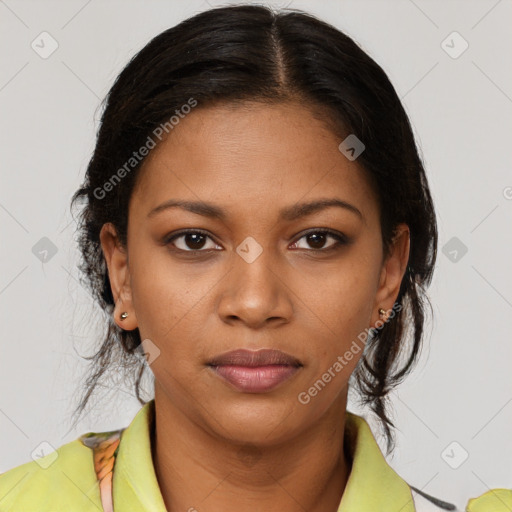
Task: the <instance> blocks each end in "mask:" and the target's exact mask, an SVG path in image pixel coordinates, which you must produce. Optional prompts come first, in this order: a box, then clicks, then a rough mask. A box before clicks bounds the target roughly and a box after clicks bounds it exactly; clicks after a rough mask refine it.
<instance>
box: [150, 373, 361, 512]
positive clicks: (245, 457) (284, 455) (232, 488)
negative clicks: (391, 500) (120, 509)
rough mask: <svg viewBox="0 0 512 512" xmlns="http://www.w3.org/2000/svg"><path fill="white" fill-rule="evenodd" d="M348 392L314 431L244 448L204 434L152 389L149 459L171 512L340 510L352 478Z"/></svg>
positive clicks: (318, 423) (318, 511) (201, 429)
mask: <svg viewBox="0 0 512 512" xmlns="http://www.w3.org/2000/svg"><path fill="white" fill-rule="evenodd" d="M345 410H346V393H345V394H344V396H343V397H341V398H340V399H339V400H337V401H335V403H334V404H333V406H332V407H331V408H330V409H329V410H328V411H327V412H326V414H325V415H324V416H323V417H322V418H321V420H319V421H318V422H317V423H316V424H315V425H313V426H312V427H310V428H308V429H306V430H304V431H302V432H300V433H299V434H297V435H295V436H294V437H293V438H290V439H287V440H286V441H283V442H279V443H277V442H276V443H274V444H272V445H264V446H263V445H261V444H243V443H242V444H240V443H234V442H232V441H231V442H230V441H229V440H227V439H225V438H221V437H219V436H218V435H215V434H214V433H212V432H211V431H207V430H206V429H205V428H203V427H202V426H201V425H199V424H198V423H196V422H194V421H191V419H190V418H189V417H187V416H186V415H185V414H183V412H182V411H181V410H180V409H179V408H177V407H175V406H174V405H173V404H172V403H171V401H170V400H169V399H168V397H167V396H166V394H165V393H164V392H162V391H161V390H160V389H159V387H158V384H157V383H155V422H154V425H153V428H154V431H153V432H154V436H153V438H152V453H153V463H154V466H155V473H156V476H157V480H158V483H159V486H160V490H161V493H162V497H163V499H164V502H165V505H166V508H167V510H168V511H169V512H174V511H178V510H192V511H193V510H195V509H196V508H197V509H198V510H204V511H216V510H222V511H223V512H231V511H235V510H236V511H237V512H245V511H247V512H253V511H254V510H255V508H257V509H259V510H265V511H268V512H273V511H280V512H281V511H283V510H285V511H290V512H295V511H297V512H303V511H304V510H308V511H311V512H320V511H322V512H326V511H328V512H336V511H337V510H338V506H339V503H340V501H341V497H342V495H343V491H344V489H345V486H346V482H347V480H348V475H349V473H350V465H351V460H350V455H349V453H348V450H347V449H346V446H345V444H346V443H344V440H345V437H344V428H345Z"/></svg>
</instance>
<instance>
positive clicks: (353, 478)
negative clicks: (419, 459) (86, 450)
mask: <svg viewBox="0 0 512 512" xmlns="http://www.w3.org/2000/svg"><path fill="white" fill-rule="evenodd" d="M154 415H155V400H154V399H152V400H151V401H149V402H147V403H146V404H145V405H144V406H143V407H142V408H141V409H140V410H139V412H138V413H137V414H136V416H135V417H134V419H133V420H132V422H131V423H130V425H129V426H128V427H127V428H126V429H125V430H124V431H123V434H122V437H121V442H120V444H119V451H118V454H117V457H116V463H115V471H114V476H113V486H112V487H113V500H114V508H115V510H116V512H117V511H120V512H125V511H132V510H140V511H148V512H149V511H151V512H166V508H165V504H164V501H163V497H162V494H161V492H160V487H159V485H158V480H157V478H156V473H155V469H154V466H153V460H152V455H151V435H152V428H153V426H154V417H155V416H154ZM345 443H346V446H347V448H348V453H349V454H350V456H351V458H352V468H351V471H350V475H349V478H348V481H347V485H346V487H345V491H344V493H343V496H342V499H341V502H340V505H339V508H338V512H341V511H343V512H373V511H375V510H379V511H380V512H397V511H400V512H414V510H415V508H414V502H413V499H412V495H411V490H410V487H409V485H408V484H407V483H406V482H405V481H404V480H403V479H402V478H400V476H399V475H398V474H397V473H396V472H395V471H394V470H393V469H392V468H391V466H389V464H388V463H387V462H386V459H385V458H384V456H383V454H382V452H381V450H380V448H379V445H378V444H377V442H376V441H375V438H374V437H373V434H372V431H371V429H370V427H369V425H368V423H367V422H366V420H365V419H364V418H363V417H361V416H357V415H355V414H353V413H351V412H349V411H347V412H346V421H345Z"/></svg>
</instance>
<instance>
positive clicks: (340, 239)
mask: <svg viewBox="0 0 512 512" xmlns="http://www.w3.org/2000/svg"><path fill="white" fill-rule="evenodd" d="M189 234H199V235H204V236H206V237H208V238H210V239H211V240H213V239H212V237H211V236H210V235H209V234H208V232H206V231H203V230H202V229H188V230H184V231H179V232H178V233H174V234H172V235H171V236H167V237H166V238H165V239H164V244H165V245H169V244H171V245H172V242H174V241H175V240H176V239H178V238H181V237H182V236H184V235H189ZM311 234H324V235H329V236H331V237H332V238H334V239H335V240H336V243H335V244H334V245H331V246H330V247H328V248H326V249H306V250H307V251H308V252H316V253H328V252H331V251H335V250H338V249H340V248H341V247H342V246H344V245H347V244H348V243H350V239H349V238H348V237H347V236H346V235H344V234H342V233H338V232H337V231H333V230H331V229H328V228H314V229H310V230H309V231H306V232H305V233H303V234H302V236H300V237H299V238H297V239H296V241H295V242H293V243H294V244H295V243H297V242H298V241H299V240H301V239H302V238H304V237H306V236H308V235H311ZM174 250H176V251H179V252H182V253H200V252H206V253H208V252H210V251H212V250H213V251H217V250H218V249H197V250H194V249H190V250H184V249H179V248H177V247H174Z"/></svg>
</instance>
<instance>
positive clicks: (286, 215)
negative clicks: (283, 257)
mask: <svg viewBox="0 0 512 512" xmlns="http://www.w3.org/2000/svg"><path fill="white" fill-rule="evenodd" d="M333 206H337V207H340V208H344V209H346V210H348V211H350V212H352V213H354V214H356V215H357V216H358V217H359V218H360V219H362V220H364V217H363V214H362V213H361V212H360V211H359V209H358V208H356V207H355V206H354V205H353V204H350V203H347V202H346V201H343V200H341V199H337V198H332V199H319V200H316V201H310V202H308V203H298V204H294V205H292V206H288V207H286V208H282V209H281V210H280V211H279V217H280V218H281V219H283V220H286V221H293V220H297V219H300V218H303V217H307V216H308V215H312V214H313V213H316V212H318V211H321V210H324V209H326V208H330V207H333ZM170 208H182V209H184V210H187V211H189V212H192V213H196V214H197V215H202V216H204V217H210V218H214V219H218V220H221V221H225V220H226V219H227V214H226V212H225V211H224V210H223V209H222V208H220V207H219V206H216V205H214V204H212V203H206V202H203V201H179V200H175V199H169V200H168V201H165V202H164V203H162V204H160V205H158V206H157V207H156V208H153V210H151V211H150V212H149V213H148V217H153V216H155V215H157V214H158V213H160V212H163V211H165V210H168V209H170Z"/></svg>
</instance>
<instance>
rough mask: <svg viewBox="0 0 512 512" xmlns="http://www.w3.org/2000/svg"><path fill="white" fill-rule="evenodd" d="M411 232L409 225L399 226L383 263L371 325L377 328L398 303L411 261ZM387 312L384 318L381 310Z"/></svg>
mask: <svg viewBox="0 0 512 512" xmlns="http://www.w3.org/2000/svg"><path fill="white" fill-rule="evenodd" d="M409 250H410V231H409V226H407V224H403V223H402V224H399V225H398V226H397V228H396V230H395V236H394V237H393V241H392V245H391V248H390V254H389V255H388V257H387V258H386V260H385V261H384V263H383V266H382V271H381V274H380V281H379V287H378V290H377V293H376V295H375V303H374V306H373V310H372V319H371V325H372V326H375V323H376V322H377V320H383V321H385V320H386V319H387V318H388V317H389V316H390V313H391V311H392V308H393V305H394V304H395V302H396V298H397V297H398V293H399V291H400V285H401V284H402V279H403V277H404V274H405V270H406V268H407V263H408V261H409ZM380 308H382V309H384V310H386V314H385V315H384V316H380V315H379V312H378V311H379V309H380Z"/></svg>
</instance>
